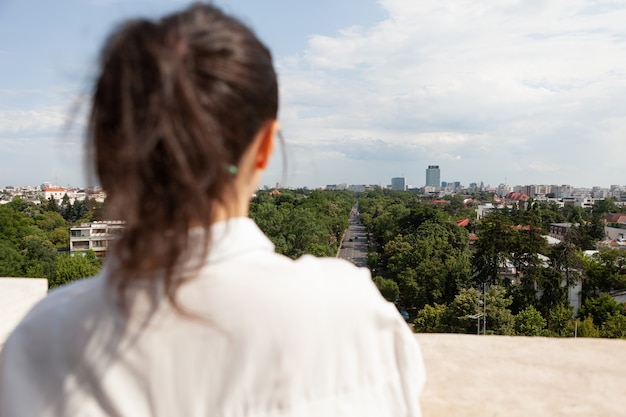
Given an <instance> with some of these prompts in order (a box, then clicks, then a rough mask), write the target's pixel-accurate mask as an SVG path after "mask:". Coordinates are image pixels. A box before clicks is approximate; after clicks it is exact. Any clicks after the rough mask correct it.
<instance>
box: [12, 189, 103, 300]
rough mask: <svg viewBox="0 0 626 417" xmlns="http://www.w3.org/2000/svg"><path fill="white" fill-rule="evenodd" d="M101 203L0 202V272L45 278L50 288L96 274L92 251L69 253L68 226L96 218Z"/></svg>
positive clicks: (97, 217)
mask: <svg viewBox="0 0 626 417" xmlns="http://www.w3.org/2000/svg"><path fill="white" fill-rule="evenodd" d="M102 212H103V208H102V203H98V202H96V201H95V200H92V199H85V200H84V201H78V200H77V201H75V202H74V203H71V202H70V200H69V198H68V197H67V195H66V196H65V198H63V200H62V202H61V204H58V203H57V202H56V201H55V200H54V199H50V200H47V201H45V200H44V201H41V202H40V203H38V204H36V203H33V202H28V201H24V200H22V199H19V198H16V199H13V200H12V201H11V202H9V203H7V204H3V205H0V276H2V277H29V278H47V279H48V286H49V287H50V288H54V287H58V286H59V285H63V284H66V283H68V282H71V281H74V280H76V279H79V278H84V277H88V276H91V275H95V274H96V273H98V271H99V270H100V264H101V261H100V260H99V259H97V258H96V256H95V254H94V253H93V252H87V254H86V255H85V256H70V255H69V243H70V227H71V226H72V225H74V224H80V223H82V222H89V221H93V220H99V219H100V218H99V216H102Z"/></svg>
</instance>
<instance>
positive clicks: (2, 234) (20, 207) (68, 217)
mask: <svg viewBox="0 0 626 417" xmlns="http://www.w3.org/2000/svg"><path fill="white" fill-rule="evenodd" d="M355 201H356V200H355V195H354V193H351V192H347V191H344V192H341V191H338V192H329V191H308V190H297V191H292V190H283V191H282V192H279V193H278V192H274V193H273V194H270V192H268V191H260V192H259V193H258V195H257V196H256V197H254V198H253V200H252V202H251V204H250V216H251V217H252V218H253V219H254V220H255V221H256V222H257V224H258V225H259V227H260V228H261V229H262V230H263V231H264V232H265V233H266V234H267V236H268V237H269V238H270V239H271V240H272V242H273V243H274V245H275V247H276V251H277V252H279V253H282V254H285V255H287V256H289V257H291V258H297V257H299V256H301V255H303V254H312V255H315V256H335V255H336V253H337V250H338V249H339V245H340V242H341V239H342V236H343V233H344V232H345V230H346V229H347V227H348V219H349V216H350V210H351V209H352V206H353V205H354V203H355ZM103 212H104V209H103V205H102V204H101V203H97V202H96V201H94V200H91V199H86V200H84V201H80V200H77V201H75V202H74V203H73V204H72V203H71V202H70V200H69V198H68V197H67V196H65V197H64V198H63V200H62V201H61V203H60V204H58V203H57V202H56V201H55V200H53V199H50V200H47V201H45V200H44V201H41V202H39V203H38V204H36V203H33V202H27V201H24V200H21V199H19V198H16V199H14V200H13V201H11V202H10V203H8V204H3V205H0V276H3V277H31V278H47V279H48V282H49V286H50V288H54V287H57V286H59V285H62V284H65V283H68V282H71V281H73V280H75V279H79V278H83V277H88V276H92V275H95V274H96V273H98V271H99V269H100V264H101V260H100V259H97V258H96V257H95V255H94V253H93V252H89V251H88V252H87V253H86V255H85V256H70V255H69V252H68V250H69V240H70V232H69V230H70V227H71V226H73V225H79V224H81V223H84V222H89V221H94V220H103V218H102V216H103Z"/></svg>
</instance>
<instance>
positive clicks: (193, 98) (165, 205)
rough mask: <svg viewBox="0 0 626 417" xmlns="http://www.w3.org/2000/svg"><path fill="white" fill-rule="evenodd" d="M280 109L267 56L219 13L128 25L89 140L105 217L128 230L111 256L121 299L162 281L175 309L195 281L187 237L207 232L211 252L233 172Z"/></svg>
mask: <svg viewBox="0 0 626 417" xmlns="http://www.w3.org/2000/svg"><path fill="white" fill-rule="evenodd" d="M277 110H278V87H277V80H276V74H275V71H274V67H273V64H272V57H271V54H270V52H269V50H268V49H267V48H266V47H265V46H264V45H263V44H262V43H261V42H260V41H259V40H258V39H257V37H256V36H255V35H254V33H253V32H252V31H251V30H250V29H248V28H247V27H246V26H245V25H243V24H242V23H241V22H239V21H238V20H236V19H234V18H232V17H230V16H227V15H225V14H224V13H222V12H221V11H220V10H219V9H217V8H216V7H214V6H211V5H206V4H194V5H192V6H190V7H189V8H188V9H186V10H184V11H182V12H180V13H176V14H172V15H169V16H166V17H164V18H163V19H161V20H159V21H151V20H132V21H128V22H126V23H124V24H123V25H121V26H120V27H119V28H118V29H117V30H115V31H114V32H113V34H112V35H110V37H109V38H108V40H107V42H106V44H105V46H104V48H103V51H102V55H101V62H100V74H99V76H98V78H97V81H96V83H95V91H94V92H93V103H92V109H91V115H90V120H89V130H88V137H89V144H90V148H91V151H92V154H93V161H94V163H95V168H96V173H97V175H98V177H99V179H100V183H101V185H102V187H103V189H104V190H105V191H106V193H107V208H108V210H109V215H110V216H112V217H114V218H117V219H121V220H124V221H125V222H126V228H125V230H124V232H123V234H122V235H121V236H120V238H119V239H118V241H117V243H116V245H115V246H114V247H113V248H112V249H111V252H112V255H113V258H114V262H113V263H112V265H113V268H114V271H113V273H111V274H110V282H111V283H112V284H113V285H115V286H116V288H117V289H118V290H119V291H120V292H121V293H122V294H123V293H124V292H125V290H126V289H127V288H128V286H129V285H131V283H132V282H137V281H143V280H146V281H149V280H158V281H159V283H160V284H161V285H162V286H163V288H164V290H165V293H166V295H167V298H168V299H169V300H170V301H171V302H172V303H173V304H174V305H175V306H177V304H176V301H175V293H176V289H177V288H178V286H179V285H180V284H181V283H182V282H183V281H185V280H187V279H190V278H191V277H192V276H193V274H192V273H190V272H189V271H188V270H186V269H185V268H181V265H185V264H186V263H187V262H188V261H189V257H190V255H189V254H190V246H191V245H190V237H189V230H190V229H191V228H192V227H201V228H203V229H204V230H205V231H206V233H204V234H202V236H203V238H202V242H201V245H200V246H201V247H202V248H204V250H203V254H204V255H206V253H207V251H208V250H209V247H208V245H209V239H210V235H209V230H210V226H211V224H212V223H213V222H214V213H215V207H216V204H224V202H225V201H228V196H227V193H228V192H231V190H232V187H231V186H232V181H233V179H234V178H233V174H232V173H231V172H229V167H230V166H231V165H235V166H236V165H237V164H238V163H239V160H240V158H241V157H242V155H243V153H244V152H245V151H246V149H247V148H248V147H249V146H250V144H251V142H252V140H253V139H254V137H255V135H256V133H257V132H258V131H259V129H260V128H261V127H262V126H263V124H264V123H267V122H268V121H270V120H273V119H275V118H276V115H277ZM194 245H195V243H194ZM155 286H157V283H155Z"/></svg>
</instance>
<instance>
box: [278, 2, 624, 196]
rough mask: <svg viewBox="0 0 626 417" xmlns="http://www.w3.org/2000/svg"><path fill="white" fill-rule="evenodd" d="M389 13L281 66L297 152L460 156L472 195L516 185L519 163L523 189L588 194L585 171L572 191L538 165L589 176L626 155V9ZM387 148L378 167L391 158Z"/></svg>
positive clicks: (507, 5)
mask: <svg viewBox="0 0 626 417" xmlns="http://www.w3.org/2000/svg"><path fill="white" fill-rule="evenodd" d="M380 4H381V5H382V6H383V7H384V8H385V9H386V11H387V13H388V16H387V17H386V18H385V19H384V20H381V21H380V22H379V23H378V24H376V25H373V26H371V27H350V28H346V29H345V30H343V31H341V32H340V33H339V34H338V35H337V36H332V37H331V36H312V37H311V38H310V39H309V43H308V48H307V50H306V51H304V52H303V53H302V54H300V55H299V56H297V57H286V58H284V59H281V60H279V65H278V67H279V72H280V77H281V91H282V100H283V102H282V108H283V110H282V113H281V119H282V121H283V125H284V127H285V131H286V132H287V133H288V135H287V140H293V141H295V142H297V143H303V142H314V143H315V142H318V143H319V144H320V145H321V144H323V143H337V142H338V141H340V139H342V138H343V139H345V138H353V139H352V141H353V142H354V147H358V146H361V147H362V150H361V151H359V152H356V151H354V152H351V153H345V157H346V158H347V159H350V158H357V157H356V156H355V155H360V157H361V158H363V157H366V156H368V154H370V153H371V152H369V151H368V149H373V148H372V146H371V145H372V143H375V141H382V142H383V143H388V144H394V145H395V146H396V148H397V149H404V148H402V146H401V145H404V147H405V148H411V147H413V148H412V149H414V150H416V152H417V151H419V152H421V154H422V155H423V156H425V157H430V156H432V157H433V158H437V157H438V155H439V156H441V158H442V159H445V158H447V157H445V155H448V156H449V157H450V159H451V160H452V161H456V162H457V163H458V164H463V167H460V168H459V169H467V171H461V170H459V171H458V172H454V174H453V175H456V178H458V179H461V180H463V181H464V182H471V181H475V180H476V179H477V178H476V177H483V178H486V177H488V176H489V175H490V170H492V171H494V172H499V171H505V172H506V170H508V169H510V170H512V171H514V170H515V168H514V167H515V166H516V165H515V164H512V163H510V162H507V160H509V161H510V160H511V158H516V164H517V165H518V166H519V167H520V169H519V173H516V174H515V175H513V173H512V174H511V175H510V177H512V176H514V178H511V179H512V180H517V181H519V182H529V183H530V182H542V178H543V182H551V181H557V180H559V181H561V182H570V183H576V182H579V183H581V185H584V183H586V182H587V181H589V180H590V177H589V176H587V175H585V174H584V169H582V170H580V169H579V170H576V169H569V170H568V169H563V170H561V171H558V173H559V175H561V174H562V175H563V176H565V175H573V176H574V177H572V178H571V179H569V180H568V179H567V178H563V177H558V176H557V175H556V174H557V171H555V170H547V169H546V167H550V166H554V165H552V164H551V163H549V162H547V163H546V165H541V164H537V163H535V164H534V165H532V166H531V165H529V164H531V163H529V162H527V161H534V160H535V159H534V158H535V157H534V155H536V154H537V153H542V154H545V155H547V158H550V157H551V156H552V157H554V158H563V157H566V158H567V160H568V161H570V162H569V164H568V165H569V166H572V167H574V166H576V165H579V166H581V167H588V166H589V164H588V159H589V158H594V157H596V158H597V157H598V155H599V154H600V153H601V152H603V147H605V146H607V147H608V146H611V147H615V146H622V149H624V147H626V145H623V143H624V142H623V139H622V134H621V132H622V130H623V126H624V125H625V124H626V110H625V109H626V27H625V26H624V25H623V22H625V21H626V5H625V4H624V3H623V2H603V1H595V2H588V1H582V0H575V1H571V2H563V1H560V0H553V1H545V2H525V1H502V0H493V1H487V2H459V1H456V0H423V1H418V2H417V1H413V0H381V1H380ZM357 142H358V143H360V144H361V145H358V144H357ZM591 143H593V144H594V145H593V146H590V144H591ZM368 147H369V148H368ZM379 148H380V147H379ZM379 148H376V149H377V152H374V153H372V154H371V155H370V156H371V158H372V160H373V159H374V157H375V156H376V155H377V154H378V155H381V154H383V155H385V152H383V150H382V149H379ZM480 149H484V150H486V151H487V152H492V153H494V154H493V157H490V155H485V152H484V151H483V152H480ZM582 149H586V151H582V152H581V150H582ZM404 150H406V149H404ZM618 154H619V153H618V152H615V153H614V154H613V155H611V156H610V158H618ZM405 155H407V153H406V152H405ZM408 155H411V156H412V155H413V154H412V153H408ZM461 155H463V158H460V156H461ZM357 159H358V158H357ZM485 159H488V160H490V163H489V164H487V163H484V161H485ZM400 160H401V159H400ZM494 160H495V162H494ZM547 160H548V161H549V159H547ZM499 161H501V162H499ZM432 162H438V161H436V160H433V161H432ZM524 166H528V167H529V168H530V169H529V170H524ZM446 168H447V167H443V168H442V169H444V170H445V169H446ZM416 171H417V172H419V175H421V171H422V167H421V166H420V167H416ZM527 171H539V172H542V173H544V174H546V175H545V176H544V177H541V176H540V175H539V174H537V175H536V176H533V175H532V173H529V174H528V175H527V176H525V175H526V174H527ZM596 171H597V170H596ZM548 174H550V175H548ZM617 174H618V173H617V172H605V173H602V172H600V173H598V172H596V173H594V175H596V178H594V179H593V180H594V181H604V182H606V183H607V184H609V183H615V182H616V181H618V182H619V178H615V176H617ZM416 176H417V174H416ZM497 176H498V178H499V177H504V176H505V175H500V174H498V175H497Z"/></svg>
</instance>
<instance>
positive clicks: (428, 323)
mask: <svg viewBox="0 0 626 417" xmlns="http://www.w3.org/2000/svg"><path fill="white" fill-rule="evenodd" d="M445 314H446V306H445V305H444V304H437V303H435V304H433V305H432V306H431V305H430V304H426V305H425V306H424V308H423V309H421V310H420V311H419V312H418V313H417V317H416V318H415V320H414V321H413V325H414V327H413V330H414V331H416V332H418V333H442V332H445V331H446V326H445V325H444V323H443V320H444V318H445Z"/></svg>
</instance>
